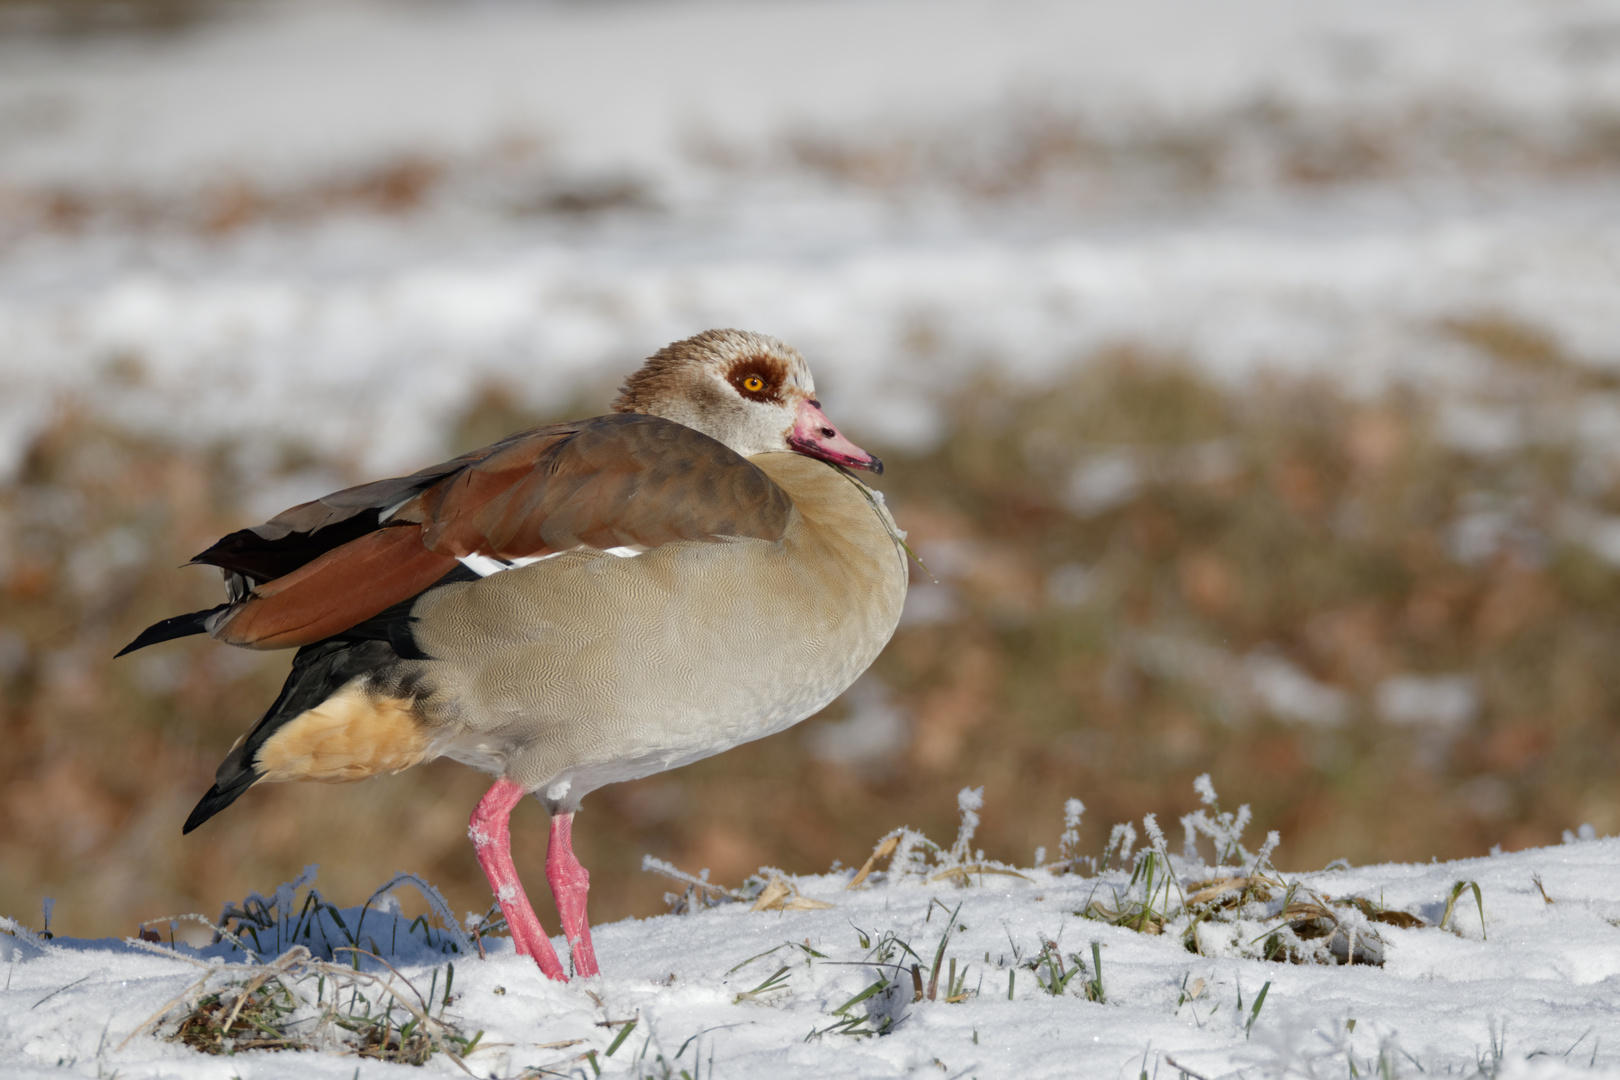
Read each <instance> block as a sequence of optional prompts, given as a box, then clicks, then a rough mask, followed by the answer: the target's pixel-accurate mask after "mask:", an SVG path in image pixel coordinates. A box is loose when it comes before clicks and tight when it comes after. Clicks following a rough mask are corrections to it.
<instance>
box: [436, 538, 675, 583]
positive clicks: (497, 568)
mask: <svg viewBox="0 0 1620 1080" xmlns="http://www.w3.org/2000/svg"><path fill="white" fill-rule="evenodd" d="M581 548H584V545H583V544H581V545H580V547H578V548H572V549H570V550H573V551H578V550H580V549H581ZM585 550H590V549H588V548H587V549H585ZM645 550H646V549H645V548H638V547H610V548H604V549H603V552H602V553H603V554H604V555H617V556H618V557H619V558H621V559H633V558H635V557H636V556H637V555H640V554H641V553H642V552H643V551H645ZM561 554H563V552H561V551H552V552H548V553H547V554H545V555H520V556H518V557H517V558H515V559H497V558H495V557H494V556H493V555H458V556H457V557H456V561H457V562H459V563H461V565H462V566H465V567H466V568H467V569H469V570H471V571H472V572H473V573H475V574H477V575H478V576H479V577H489V575H491V574H498V573H500V572H501V571H502V570H516V569H518V568H519V567H523V566H533V565H534V564H535V563H537V562H545V561H546V560H547V559H555V558H556V557H557V556H558V555H561Z"/></svg>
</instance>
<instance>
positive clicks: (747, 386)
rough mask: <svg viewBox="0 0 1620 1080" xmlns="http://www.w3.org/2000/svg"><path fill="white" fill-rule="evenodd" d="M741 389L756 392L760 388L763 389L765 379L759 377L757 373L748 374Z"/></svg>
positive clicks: (751, 392)
mask: <svg viewBox="0 0 1620 1080" xmlns="http://www.w3.org/2000/svg"><path fill="white" fill-rule="evenodd" d="M743 389H744V390H746V391H748V392H749V393H750V394H757V393H759V392H760V391H761V390H763V389H765V380H764V379H762V378H760V377H759V376H758V375H750V376H748V378H746V379H744V380H743Z"/></svg>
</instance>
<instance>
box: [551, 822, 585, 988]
mask: <svg viewBox="0 0 1620 1080" xmlns="http://www.w3.org/2000/svg"><path fill="white" fill-rule="evenodd" d="M546 880H547V881H549V882H550V883H551V895H552V896H554V897H556V899H557V911H558V913H559V914H561V915H562V924H563V933H564V934H567V935H568V944H569V946H570V947H571V948H572V950H573V953H574V974H576V975H595V974H596V973H597V967H596V949H595V948H593V947H592V945H591V924H590V920H588V919H587V918H586V917H585V894H586V893H587V892H589V891H590V888H591V875H589V874H587V873H586V872H585V868H584V867H583V866H581V865H580V863H579V860H578V859H576V858H574V813H573V811H572V810H570V811H567V812H564V813H557V814H553V815H551V843H550V845H549V846H548V847H547V848H546Z"/></svg>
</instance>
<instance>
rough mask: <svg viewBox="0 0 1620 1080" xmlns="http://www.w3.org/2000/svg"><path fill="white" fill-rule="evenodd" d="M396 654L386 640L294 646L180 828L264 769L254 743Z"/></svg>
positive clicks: (226, 801)
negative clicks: (259, 710) (282, 672)
mask: <svg viewBox="0 0 1620 1080" xmlns="http://www.w3.org/2000/svg"><path fill="white" fill-rule="evenodd" d="M398 659H399V657H398V655H397V654H396V653H395V652H394V650H393V647H392V646H390V645H389V644H388V643H387V642H386V641H344V640H342V639H340V638H327V639H326V640H325V641H318V642H316V643H315V644H313V645H305V646H304V647H303V648H301V649H299V650H298V653H297V655H295V656H294V657H293V666H292V671H290V672H288V673H287V681H286V682H285V683H283V684H282V686H281V693H280V694H279V695H278V696H277V697H276V700H275V703H274V704H272V705H271V706H270V708H269V711H267V712H266V713H265V714H264V716H263V717H261V718H260V720H259V722H258V723H257V724H255V725H254V727H253V730H252V731H250V732H248V736H247V738H245V739H243V740H242V742H241V743H240V744H239V745H237V747H236V748H235V749H233V750H232V751H231V752H230V753H229V754H226V755H225V760H224V761H222V762H220V766H219V770H218V771H217V772H216V773H215V774H214V786H213V787H211V788H209V789H208V794H206V795H204V796H203V797H202V800H201V801H200V802H198V803H197V807H196V809H194V810H192V811H191V816H190V817H188V818H186V825H185V828H184V830H183V831H184V832H190V831H191V830H193V829H195V828H196V827H197V826H199V825H201V824H202V823H203V822H205V821H207V820H208V819H209V818H211V817H213V816H214V815H215V814H217V813H219V812H220V811H221V810H223V809H225V808H226V807H227V806H229V805H231V803H233V802H235V801H236V799H237V797H238V796H240V795H241V794H242V792H244V791H246V790H247V789H248V788H250V787H252V786H253V785H254V784H255V783H256V782H257V781H258V780H259V777H260V776H262V775H263V774H262V773H261V772H259V770H258V769H257V768H256V767H255V766H254V764H253V758H254V757H255V755H257V754H258V752H259V747H261V746H263V745H264V744H265V742H266V741H267V740H268V739H269V738H270V737H271V736H272V735H274V734H275V733H276V732H277V731H278V730H280V728H281V726H282V725H283V724H286V723H287V722H289V721H291V720H293V719H295V718H297V717H299V716H301V715H303V714H304V713H305V712H307V711H309V710H310V709H313V708H314V707H315V706H317V705H319V704H320V703H321V702H323V701H325V700H326V699H327V698H329V697H331V696H332V695H333V694H334V693H336V692H337V691H338V690H339V689H340V688H342V687H343V686H344V685H346V684H347V683H348V682H349V681H350V680H351V679H354V678H356V677H357V676H360V675H365V674H367V673H369V672H372V671H376V670H377V669H379V668H383V667H387V666H388V665H389V664H393V663H395V662H397V661H398Z"/></svg>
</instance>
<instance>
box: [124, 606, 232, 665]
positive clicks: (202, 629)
mask: <svg viewBox="0 0 1620 1080" xmlns="http://www.w3.org/2000/svg"><path fill="white" fill-rule="evenodd" d="M230 606H231V605H230V604H228V603H226V604H220V605H219V606H218V607H211V608H209V609H208V610H207V611H191V612H187V613H186V614H184V615H171V616H170V617H169V618H167V619H164V620H163V621H162V622H155V623H153V624H152V625H151V626H148V627H147V628H146V629H145V630H142V631H141V632H140V633H139V634H137V635H136V636H135V640H134V641H132V642H130V643H129V644H128V645H125V646H124V647H123V648H122V649H119V650H118V656H123V655H124V654H125V653H132V652H134V651H135V650H136V649H144V648H146V647H147V646H148V645H156V644H157V643H158V642H160V641H173V640H174V639H175V638H183V637H190V636H191V635H192V634H206V633H207V632H208V618H209V616H211V615H215V614H218V613H219V612H221V611H224V610H225V609H226V608H228V607H230ZM118 656H115V657H113V659H114V660H116V659H118Z"/></svg>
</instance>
